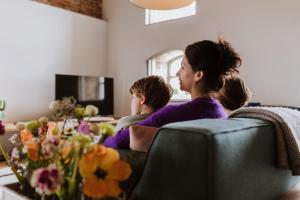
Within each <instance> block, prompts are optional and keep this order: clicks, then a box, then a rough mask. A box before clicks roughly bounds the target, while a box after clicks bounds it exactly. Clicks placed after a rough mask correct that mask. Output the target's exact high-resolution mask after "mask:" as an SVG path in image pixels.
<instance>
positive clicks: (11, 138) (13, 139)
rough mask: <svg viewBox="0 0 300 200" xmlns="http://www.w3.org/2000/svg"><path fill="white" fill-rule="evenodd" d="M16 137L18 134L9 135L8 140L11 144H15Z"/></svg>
mask: <svg viewBox="0 0 300 200" xmlns="http://www.w3.org/2000/svg"><path fill="white" fill-rule="evenodd" d="M17 138H18V134H14V135H13V136H11V137H10V138H9V139H8V140H9V141H10V142H11V143H12V144H16V143H17V141H16V140H17Z"/></svg>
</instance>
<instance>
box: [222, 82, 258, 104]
mask: <svg viewBox="0 0 300 200" xmlns="http://www.w3.org/2000/svg"><path fill="white" fill-rule="evenodd" d="M251 96H252V94H251V91H250V89H249V88H248V87H247V86H246V85H245V83H244V82H243V80H242V79H240V78H238V77H229V78H226V79H225V81H224V85H223V87H222V88H221V90H220V91H219V95H218V99H219V101H220V103H221V104H222V105H223V107H224V108H226V109H228V110H236V109H239V108H240V107H242V106H244V105H246V104H247V103H248V102H249V100H250V99H251Z"/></svg>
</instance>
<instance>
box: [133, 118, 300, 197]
mask: <svg viewBox="0 0 300 200" xmlns="http://www.w3.org/2000/svg"><path fill="white" fill-rule="evenodd" d="M275 153H276V152H275V134H274V127H273V125H272V124H271V123H270V122H267V121H263V120H257V119H249V118H231V119H201V120H193V121H186V122H178V123H173V124H169V125H166V126H164V127H162V128H161V129H160V130H159V131H158V133H157V135H156V136H155V138H154V141H153V143H152V145H151V147H150V149H149V152H148V154H147V156H146V159H145V163H144V165H143V166H140V168H144V169H143V170H140V172H141V175H140V178H138V181H136V182H135V184H134V186H133V187H132V188H133V189H132V191H131V192H130V194H129V199H135V200H154V199H155V200H182V199H199V200H241V199H243V200H275V199H279V197H280V196H281V195H282V194H283V193H285V192H286V191H287V190H288V189H289V188H290V187H292V186H293V185H295V184H296V183H297V182H299V181H300V178H299V177H297V176H294V177H293V176H292V175H291V172H290V171H288V170H284V169H279V168H276V167H275Z"/></svg>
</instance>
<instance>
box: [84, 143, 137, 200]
mask: <svg viewBox="0 0 300 200" xmlns="http://www.w3.org/2000/svg"><path fill="white" fill-rule="evenodd" d="M79 172H80V174H81V176H82V177H83V179H84V182H83V191H84V193H85V194H86V195H87V196H88V197H91V198H101V197H105V196H112V197H117V196H118V195H119V194H120V193H121V192H122V191H121V189H120V187H119V181H124V180H126V179H127V178H128V177H129V176H130V174H131V168H130V166H129V164H128V163H126V162H124V161H121V160H120V158H119V154H118V152H117V151H116V150H114V149H112V148H106V147H105V146H103V145H99V144H95V145H93V146H92V147H91V149H90V150H89V151H88V152H87V153H86V154H85V155H84V156H83V157H82V158H81V159H80V161H79Z"/></svg>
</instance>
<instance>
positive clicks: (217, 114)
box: [104, 40, 241, 149]
mask: <svg viewBox="0 0 300 200" xmlns="http://www.w3.org/2000/svg"><path fill="white" fill-rule="evenodd" d="M240 65H241V58H240V57H239V55H238V54H237V53H236V52H235V50H234V49H233V48H232V47H231V45H230V44H229V43H228V42H226V41H221V40H220V41H218V42H213V41H210V40H203V41H199V42H196V43H193V44H190V45H188V46H187V47H186V49H185V56H184V57H183V60H182V63H181V68H180V69H179V71H178V72H177V74H176V75H177V77H178V79H179V83H180V89H181V90H183V91H186V92H188V93H190V94H191V97H192V99H191V101H189V102H187V103H183V104H180V105H167V106H165V107H163V108H161V109H159V110H158V111H156V112H155V113H153V114H151V115H150V116H149V117H147V118H146V119H145V120H143V121H142V122H139V123H138V124H137V125H139V126H149V127H161V126H163V125H165V124H168V123H172V122H180V121H187V120H195V119H203V118H226V117H227V114H226V112H225V111H224V108H223V106H222V105H221V104H220V103H219V101H218V100H216V99H215V98H214V94H215V92H218V91H219V90H220V89H221V88H222V87H223V83H224V79H225V78H226V76H228V75H230V74H232V73H235V72H238V67H239V66H240ZM104 145H106V146H109V147H112V148H119V149H129V129H128V128H126V129H123V130H120V131H118V132H117V134H116V135H115V136H112V137H109V138H107V139H106V140H105V142H104Z"/></svg>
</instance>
